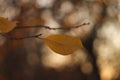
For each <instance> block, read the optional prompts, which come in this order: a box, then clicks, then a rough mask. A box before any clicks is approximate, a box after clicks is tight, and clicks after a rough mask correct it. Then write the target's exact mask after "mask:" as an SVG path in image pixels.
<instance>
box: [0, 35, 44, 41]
mask: <svg viewBox="0 0 120 80" xmlns="http://www.w3.org/2000/svg"><path fill="white" fill-rule="evenodd" d="M1 35H2V36H5V37H6V38H7V39H9V40H23V39H28V38H38V39H43V38H40V36H41V35H42V34H37V35H32V36H24V37H18V38H17V37H10V36H8V35H6V34H1Z"/></svg>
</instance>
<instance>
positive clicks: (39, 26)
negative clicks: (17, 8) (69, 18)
mask: <svg viewBox="0 0 120 80" xmlns="http://www.w3.org/2000/svg"><path fill="white" fill-rule="evenodd" d="M89 24H90V23H83V24H81V25H77V26H75V27H67V28H51V27H49V26H44V25H37V26H22V27H21V26H17V27H16V28H15V29H24V28H45V29H49V30H69V29H73V28H79V27H82V26H85V25H89Z"/></svg>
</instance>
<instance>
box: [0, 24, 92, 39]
mask: <svg viewBox="0 0 120 80" xmlns="http://www.w3.org/2000/svg"><path fill="white" fill-rule="evenodd" d="M89 24H90V23H83V24H81V25H78V26H75V27H67V28H51V27H49V26H43V25H38V26H22V27H21V26H17V27H16V28H15V29H25V28H45V29H49V30H69V29H73V28H79V27H82V26H84V25H89ZM0 35H2V36H4V37H6V38H7V39H9V40H23V39H28V38H38V39H43V38H41V37H40V36H41V35H42V34H37V35H32V36H23V37H11V36H8V35H7V34H4V33H0Z"/></svg>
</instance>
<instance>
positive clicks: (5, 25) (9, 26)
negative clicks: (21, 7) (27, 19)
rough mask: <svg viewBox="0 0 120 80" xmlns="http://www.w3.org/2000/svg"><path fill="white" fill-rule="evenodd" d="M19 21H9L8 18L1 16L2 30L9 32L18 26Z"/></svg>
mask: <svg viewBox="0 0 120 80" xmlns="http://www.w3.org/2000/svg"><path fill="white" fill-rule="evenodd" d="M16 23H17V21H12V22H11V21H9V20H8V19H7V18H3V17H0V32H2V33H8V32H10V31H11V30H13V29H14V28H15V27H16Z"/></svg>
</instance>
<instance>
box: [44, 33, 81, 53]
mask: <svg viewBox="0 0 120 80" xmlns="http://www.w3.org/2000/svg"><path fill="white" fill-rule="evenodd" d="M44 42H45V43H46V44H47V45H48V47H49V48H50V49H52V50H53V51H54V52H56V53H58V54H62V55H68V54H72V53H73V52H74V51H76V50H77V49H80V48H83V45H82V42H81V40H80V39H79V38H78V37H73V36H69V35H65V34H56V35H50V36H48V37H46V38H44Z"/></svg>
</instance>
